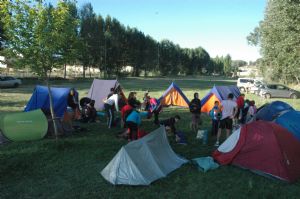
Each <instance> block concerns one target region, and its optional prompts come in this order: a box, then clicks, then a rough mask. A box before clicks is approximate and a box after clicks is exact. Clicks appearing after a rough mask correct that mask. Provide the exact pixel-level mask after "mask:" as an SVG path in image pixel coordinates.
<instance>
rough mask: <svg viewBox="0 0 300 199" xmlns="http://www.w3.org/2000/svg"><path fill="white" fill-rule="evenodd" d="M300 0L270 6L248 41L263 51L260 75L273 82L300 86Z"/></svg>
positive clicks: (277, 0)
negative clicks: (278, 81)
mask: <svg viewBox="0 0 300 199" xmlns="http://www.w3.org/2000/svg"><path fill="white" fill-rule="evenodd" d="M299 5H300V0H272V1H268V2H267V7H266V10H265V16H264V20H263V21H261V22H260V23H259V26H258V27H256V28H255V29H254V31H253V32H252V33H250V35H249V36H248V37H247V39H248V42H249V44H252V45H255V46H259V47H260V48H261V54H262V59H260V60H259V65H260V69H261V72H262V74H263V75H264V76H268V77H271V78H272V79H273V80H281V81H283V82H284V83H293V82H297V83H298V84H300V23H299V22H300V6H299Z"/></svg>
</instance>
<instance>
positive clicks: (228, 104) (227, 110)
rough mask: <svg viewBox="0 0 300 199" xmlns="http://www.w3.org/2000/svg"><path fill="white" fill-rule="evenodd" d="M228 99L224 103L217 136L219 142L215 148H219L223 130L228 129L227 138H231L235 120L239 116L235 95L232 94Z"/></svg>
mask: <svg viewBox="0 0 300 199" xmlns="http://www.w3.org/2000/svg"><path fill="white" fill-rule="evenodd" d="M227 98H228V99H227V100H223V101H222V105H221V110H222V118H221V120H220V126H219V129H218V134H217V142H216V143H215V146H219V139H220V137H221V133H222V129H226V136H227V138H228V137H229V135H230V133H231V131H232V121H233V118H234V116H235V115H236V114H237V110H238V109H237V103H236V102H235V101H233V94H232V93H230V94H229V95H228V97H227Z"/></svg>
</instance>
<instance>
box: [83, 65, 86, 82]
mask: <svg viewBox="0 0 300 199" xmlns="http://www.w3.org/2000/svg"><path fill="white" fill-rule="evenodd" d="M85 68H86V66H85V65H83V66H82V77H83V78H84V79H85Z"/></svg>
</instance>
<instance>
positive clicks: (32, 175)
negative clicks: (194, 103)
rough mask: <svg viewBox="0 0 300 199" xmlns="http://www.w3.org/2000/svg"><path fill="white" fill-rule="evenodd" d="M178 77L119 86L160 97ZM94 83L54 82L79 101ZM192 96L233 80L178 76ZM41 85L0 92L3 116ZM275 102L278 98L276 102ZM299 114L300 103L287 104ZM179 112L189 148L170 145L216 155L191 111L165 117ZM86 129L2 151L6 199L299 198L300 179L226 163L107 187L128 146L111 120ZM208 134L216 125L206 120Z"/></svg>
mask: <svg viewBox="0 0 300 199" xmlns="http://www.w3.org/2000/svg"><path fill="white" fill-rule="evenodd" d="M171 81H172V79H165V78H146V79H145V78H126V79H121V80H120V83H121V84H122V86H123V87H124V91H125V93H126V95H127V94H128V92H129V91H137V92H138V98H139V99H141V98H142V96H143V93H144V91H145V90H147V89H149V90H150V95H151V96H154V97H159V96H160V95H161V94H162V93H163V91H164V90H165V89H167V87H168V86H169V84H170V83H171ZM91 82H92V80H77V81H75V80H70V81H54V82H53V83H52V85H55V86H65V87H66V86H68V87H75V88H76V89H77V90H78V91H79V93H80V96H81V97H83V96H86V94H87V92H88V89H89V87H90V85H91ZM175 82H176V83H177V84H178V85H179V87H181V89H182V90H183V91H184V93H185V94H186V95H187V97H188V98H190V99H191V98H192V95H193V93H194V92H195V91H197V92H199V93H200V97H201V98H202V97H204V95H205V94H206V93H207V92H208V91H209V89H210V88H211V87H212V86H213V85H230V84H235V81H234V80H222V79H210V78H208V77H206V78H199V79H193V78H191V79H188V78H185V79H176V80H175ZM34 86H35V83H34V82H26V81H25V82H24V85H22V86H21V87H20V88H17V89H1V90H0V112H13V111H22V110H23V107H24V106H25V105H26V102H27V101H28V99H29V98H30V96H31V94H32V91H33V88H34ZM246 98H248V99H254V100H255V101H256V104H257V105H258V106H259V105H262V104H264V103H266V102H267V100H265V99H261V98H259V97H257V96H254V95H250V94H249V95H246ZM272 100H276V99H272ZM284 101H286V102H288V103H289V104H291V105H292V106H293V107H294V108H296V109H298V110H299V109H300V103H299V102H300V100H290V99H286V100H284ZM174 114H179V115H180V116H181V117H182V120H181V121H180V122H179V124H178V129H180V130H182V131H183V132H185V133H186V135H187V140H188V145H187V146H183V145H177V144H176V143H175V142H174V140H173V139H170V144H171V146H172V148H173V149H174V151H175V152H176V153H178V154H180V155H182V156H184V157H186V158H187V159H192V158H196V157H202V156H208V155H210V154H211V152H212V151H213V150H214V147H213V144H214V141H215V140H214V139H212V138H209V143H208V145H202V143H201V142H200V141H199V140H196V139H195V137H196V135H195V134H194V133H192V132H191V130H190V129H189V121H190V117H191V116H190V114H189V112H188V110H187V109H179V108H166V109H164V111H163V113H162V114H161V116H160V118H161V119H164V118H167V117H170V116H172V115H174ZM142 125H143V129H145V130H147V131H151V130H154V129H155V128H156V127H155V126H154V125H153V124H152V120H143V124H142ZM83 126H84V127H86V128H87V129H88V131H87V132H80V133H79V132H78V133H75V134H74V135H72V136H70V137H67V138H61V139H59V140H58V141H57V142H56V141H55V140H52V139H43V140H40V141H35V142H22V143H9V144H5V145H1V146H0V198H1V199H2V198H13V199H15V198H144V199H146V198H172V199H173V198H299V195H300V182H297V183H295V184H286V183H284V182H281V181H277V180H272V179H268V178H265V177H262V176H259V175H256V174H253V173H252V172H250V171H247V170H242V169H241V168H237V167H234V166H223V167H220V168H219V169H217V170H213V171H209V172H207V173H202V172H201V171H199V170H198V169H197V168H195V167H194V166H193V165H191V164H186V165H184V166H183V167H181V168H180V169H178V170H176V171H174V172H172V173H171V174H169V175H168V176H167V177H166V178H163V179H160V180H157V181H155V182H154V183H152V184H151V185H150V186H147V187H146V186H138V187H130V186H113V185H111V184H109V183H108V182H106V181H105V180H104V179H103V178H102V176H101V175H100V171H101V170H102V169H103V168H104V167H105V166H106V165H107V163H108V162H109V161H110V160H111V159H112V158H113V157H114V155H115V154H116V153H117V152H118V150H119V149H120V148H121V146H123V145H125V144H126V143H127V142H126V141H125V140H120V139H117V138H116V137H115V135H116V133H117V132H119V131H120V130H121V129H120V128H115V129H112V130H108V129H107V128H106V126H105V122H103V121H102V122H101V123H93V124H85V125H83ZM201 128H202V129H209V128H210V121H209V119H208V118H207V117H204V122H203V125H202V126H201Z"/></svg>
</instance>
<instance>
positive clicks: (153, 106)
mask: <svg viewBox="0 0 300 199" xmlns="http://www.w3.org/2000/svg"><path fill="white" fill-rule="evenodd" d="M149 103H150V107H149V113H150V114H149V115H150V117H151V115H152V114H154V124H156V125H159V120H158V116H159V113H160V112H161V111H162V106H161V104H160V102H159V101H158V100H157V99H156V98H150V100H149Z"/></svg>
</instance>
